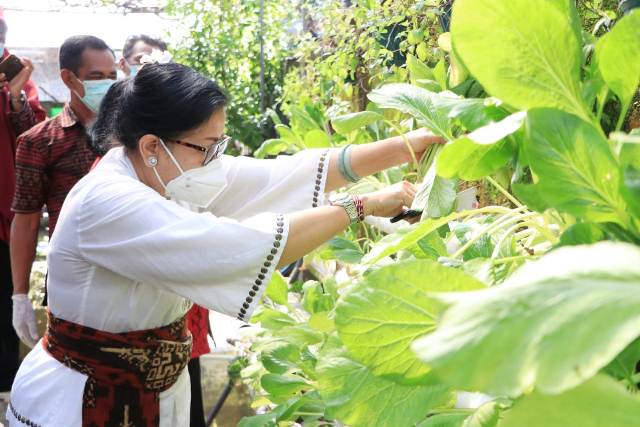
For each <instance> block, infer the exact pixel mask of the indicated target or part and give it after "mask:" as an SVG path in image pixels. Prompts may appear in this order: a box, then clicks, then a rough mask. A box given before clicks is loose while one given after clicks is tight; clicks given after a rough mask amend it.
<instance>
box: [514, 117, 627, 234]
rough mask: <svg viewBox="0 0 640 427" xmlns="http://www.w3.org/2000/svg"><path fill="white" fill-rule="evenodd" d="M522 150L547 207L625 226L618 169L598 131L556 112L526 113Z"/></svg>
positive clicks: (595, 220) (623, 203) (625, 219)
mask: <svg viewBox="0 0 640 427" xmlns="http://www.w3.org/2000/svg"><path fill="white" fill-rule="evenodd" d="M526 127H527V138H526V141H525V146H524V150H525V153H526V156H527V158H528V159H529V164H530V167H531V169H532V170H533V172H534V173H535V174H536V175H537V176H538V178H539V182H538V183H537V184H535V185H534V188H535V189H537V192H538V193H540V195H541V197H543V198H544V200H545V203H547V204H549V205H550V206H552V207H555V208H556V209H558V210H559V211H562V212H567V213H570V214H573V215H576V216H578V217H580V218H583V219H585V220H589V221H593V222H617V223H619V224H620V225H623V226H625V225H626V224H627V223H628V214H627V212H626V204H625V202H624V199H623V197H622V195H621V193H620V180H621V177H620V167H619V165H618V164H617V162H616V160H615V158H614V157H613V154H612V152H611V148H610V147H609V144H608V143H607V141H606V140H605V139H604V137H603V136H602V135H601V134H600V132H599V131H598V130H597V129H596V128H595V127H593V126H592V125H590V124H589V123H586V122H584V121H583V120H581V119H580V118H578V117H576V116H574V115H572V114H568V113H564V112H562V111H558V110H554V109H534V110H530V111H529V112H528V113H527V120H526Z"/></svg>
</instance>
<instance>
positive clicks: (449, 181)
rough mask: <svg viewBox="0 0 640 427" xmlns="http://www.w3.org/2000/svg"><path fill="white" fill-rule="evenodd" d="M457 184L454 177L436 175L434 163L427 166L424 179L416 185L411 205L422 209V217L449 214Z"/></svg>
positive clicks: (453, 204)
mask: <svg viewBox="0 0 640 427" xmlns="http://www.w3.org/2000/svg"><path fill="white" fill-rule="evenodd" d="M457 185H458V180H457V179H455V178H443V177H441V176H438V175H437V174H436V168H435V165H434V166H432V167H431V168H429V170H428V171H427V174H426V175H425V177H424V180H423V181H422V182H421V183H420V185H418V191H417V192H416V196H415V199H414V201H413V204H412V205H411V207H412V208H414V209H422V211H423V212H422V218H440V217H443V216H445V215H449V214H450V213H451V212H452V211H453V209H454V207H455V204H456V187H457Z"/></svg>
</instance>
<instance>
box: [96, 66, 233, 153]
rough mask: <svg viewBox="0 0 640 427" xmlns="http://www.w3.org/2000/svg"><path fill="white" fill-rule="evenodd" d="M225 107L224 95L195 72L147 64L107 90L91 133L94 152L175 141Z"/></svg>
mask: <svg viewBox="0 0 640 427" xmlns="http://www.w3.org/2000/svg"><path fill="white" fill-rule="evenodd" d="M226 104H227V97H226V95H225V94H224V93H223V91H222V89H221V88H220V87H219V86H218V85H217V84H216V83H215V82H213V81H212V80H210V79H208V78H206V77H205V76H203V75H202V74H200V73H198V72H197V71H194V70H192V69H191V68H189V67H187V66H184V65H180V64H176V63H169V64H146V65H144V66H143V67H142V68H141V69H140V71H138V74H136V76H135V77H127V78H125V79H123V80H120V81H117V82H116V83H114V84H113V85H111V87H110V88H109V91H108V92H107V94H106V95H105V97H104V99H103V100H102V103H101V104H100V109H99V111H98V117H97V119H96V121H95V123H94V124H93V126H92V127H91V130H90V134H91V139H92V141H93V146H94V147H98V149H99V150H101V151H103V152H106V151H108V150H109V148H111V147H113V146H114V145H117V144H122V145H124V146H125V147H126V148H127V149H130V150H134V149H136V148H137V147H138V140H139V139H140V137H142V136H143V135H146V134H152V135H157V136H159V137H160V138H162V139H164V140H170V139H177V138H179V137H180V136H181V135H183V134H184V133H186V132H189V131H191V130H193V129H196V128H198V127H199V126H201V125H203V124H204V123H205V122H206V121H207V120H209V118H210V117H211V115H212V114H213V113H214V112H216V111H218V110H219V109H221V108H223V107H224V106H225V105H226Z"/></svg>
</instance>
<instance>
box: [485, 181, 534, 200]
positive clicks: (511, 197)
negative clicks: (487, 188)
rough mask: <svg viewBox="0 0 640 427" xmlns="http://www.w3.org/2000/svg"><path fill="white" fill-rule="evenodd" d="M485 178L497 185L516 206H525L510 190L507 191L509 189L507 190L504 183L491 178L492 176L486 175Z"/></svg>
mask: <svg viewBox="0 0 640 427" xmlns="http://www.w3.org/2000/svg"><path fill="white" fill-rule="evenodd" d="M485 179H486V180H487V181H488V182H489V183H490V184H491V185H493V186H494V187H496V188H497V189H498V191H499V192H500V193H502V195H503V196H504V197H506V198H507V199H509V201H510V202H511V203H513V204H514V205H516V206H517V207H519V208H521V207H522V206H524V205H523V204H522V203H520V202H519V201H518V199H516V198H515V197H513V196H512V195H511V193H509V192H508V191H507V190H506V189H505V188H504V187H503V186H502V185H500V184H498V182H497V181H496V180H495V179H493V178H491V177H490V176H486V177H485Z"/></svg>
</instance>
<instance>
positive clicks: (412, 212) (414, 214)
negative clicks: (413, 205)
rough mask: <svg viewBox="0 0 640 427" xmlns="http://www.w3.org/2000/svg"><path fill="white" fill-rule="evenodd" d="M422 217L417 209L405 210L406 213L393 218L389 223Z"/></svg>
mask: <svg viewBox="0 0 640 427" xmlns="http://www.w3.org/2000/svg"><path fill="white" fill-rule="evenodd" d="M420 215H422V210H418V209H407V210H406V211H404V212H402V213H401V214H399V215H396V216H394V217H393V218H391V222H398V221H401V220H403V219H407V218H415V217H417V216H420Z"/></svg>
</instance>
